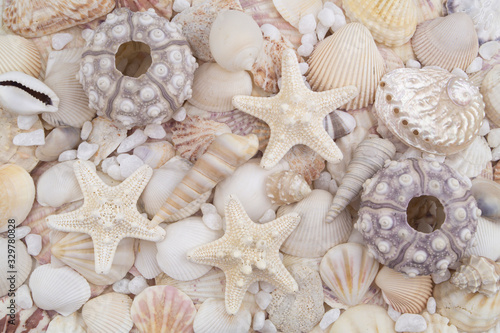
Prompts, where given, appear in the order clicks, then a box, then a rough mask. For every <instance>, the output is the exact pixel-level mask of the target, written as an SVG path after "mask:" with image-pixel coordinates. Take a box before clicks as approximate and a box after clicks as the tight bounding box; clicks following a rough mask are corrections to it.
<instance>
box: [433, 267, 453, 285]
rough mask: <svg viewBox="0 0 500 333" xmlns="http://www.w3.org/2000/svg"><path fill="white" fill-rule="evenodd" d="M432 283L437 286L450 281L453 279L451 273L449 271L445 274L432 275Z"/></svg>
mask: <svg viewBox="0 0 500 333" xmlns="http://www.w3.org/2000/svg"><path fill="white" fill-rule="evenodd" d="M431 277H432V282H434V283H435V284H440V283H441V282H444V281H448V280H449V279H450V277H451V273H450V271H449V270H448V269H447V270H446V271H445V273H444V274H442V273H432V274H431Z"/></svg>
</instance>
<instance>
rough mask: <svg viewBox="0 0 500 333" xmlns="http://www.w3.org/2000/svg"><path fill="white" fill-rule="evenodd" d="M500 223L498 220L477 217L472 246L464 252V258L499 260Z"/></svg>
mask: <svg viewBox="0 0 500 333" xmlns="http://www.w3.org/2000/svg"><path fill="white" fill-rule="evenodd" d="M499 237H500V223H499V221H498V219H488V218H485V217H482V216H481V217H479V219H478V222H477V231H476V235H475V242H474V244H473V246H471V247H469V248H468V249H467V251H466V252H465V256H471V255H476V256H481V257H486V258H489V259H491V260H493V261H498V260H499V259H500V242H498V239H499Z"/></svg>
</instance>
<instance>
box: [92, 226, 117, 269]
mask: <svg viewBox="0 0 500 333" xmlns="http://www.w3.org/2000/svg"><path fill="white" fill-rule="evenodd" d="M121 239H122V238H121V237H118V236H117V235H116V236H115V237H113V235H106V234H97V235H95V236H94V237H93V238H92V240H93V242H94V260H95V271H96V273H97V274H108V273H109V271H110V270H111V266H112V264H113V258H114V257H115V252H116V248H117V247H118V243H119V242H120V240H121Z"/></svg>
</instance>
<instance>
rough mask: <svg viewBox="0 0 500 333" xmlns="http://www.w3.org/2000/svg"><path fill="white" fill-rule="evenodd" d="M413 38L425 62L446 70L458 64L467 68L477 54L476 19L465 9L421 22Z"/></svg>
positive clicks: (423, 63)
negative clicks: (473, 20)
mask: <svg viewBox="0 0 500 333" xmlns="http://www.w3.org/2000/svg"><path fill="white" fill-rule="evenodd" d="M411 42H412V46H413V51H414V52H415V55H416V56H417V59H418V61H420V63H421V64H422V65H423V66H439V67H441V68H444V69H446V70H447V71H452V70H453V69H455V68H461V69H463V70H466V69H467V67H468V66H469V65H470V63H471V62H472V60H474V58H476V57H477V51H478V48H479V43H478V41H477V34H476V31H475V30H474V23H473V22H472V20H471V18H470V17H469V15H467V14H465V13H454V14H451V15H448V16H445V17H438V18H435V19H433V20H429V21H425V22H423V23H421V24H419V25H418V27H417V30H416V31H415V35H414V36H413V38H412V41H411Z"/></svg>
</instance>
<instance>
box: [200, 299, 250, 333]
mask: <svg viewBox="0 0 500 333" xmlns="http://www.w3.org/2000/svg"><path fill="white" fill-rule="evenodd" d="M251 323H252V315H251V314H250V312H249V311H248V310H247V309H245V308H243V307H242V308H240V310H239V311H238V312H237V313H235V314H234V315H230V314H228V313H227V312H226V307H225V305H224V300H219V299H214V298H209V299H207V300H206V301H205V302H203V304H202V305H201V306H200V308H199V309H198V313H197V314H196V317H195V318H194V323H193V329H194V331H195V332H196V333H213V332H218V333H244V332H248V330H249V329H250V325H251Z"/></svg>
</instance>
